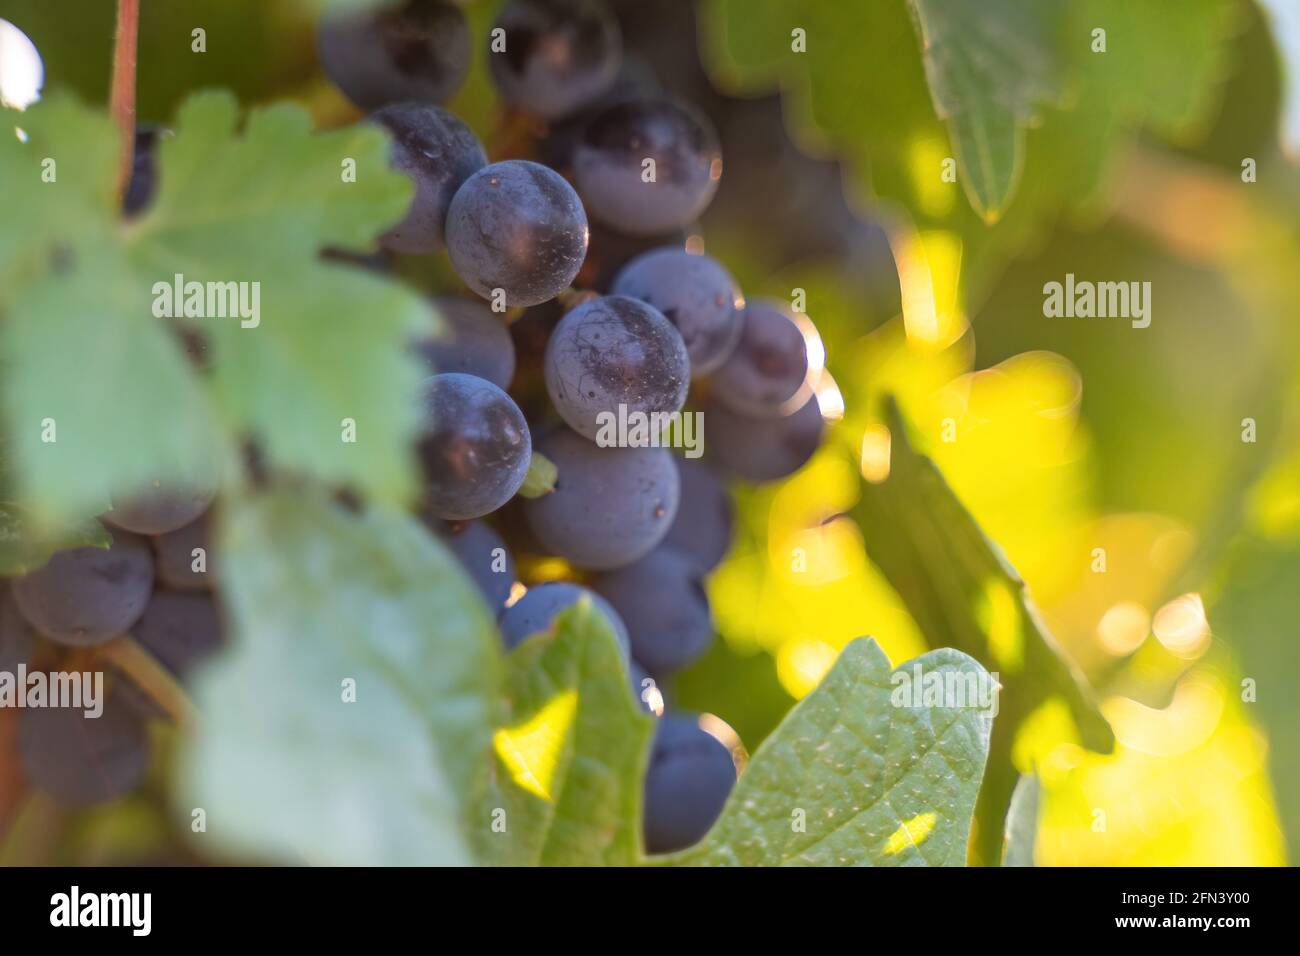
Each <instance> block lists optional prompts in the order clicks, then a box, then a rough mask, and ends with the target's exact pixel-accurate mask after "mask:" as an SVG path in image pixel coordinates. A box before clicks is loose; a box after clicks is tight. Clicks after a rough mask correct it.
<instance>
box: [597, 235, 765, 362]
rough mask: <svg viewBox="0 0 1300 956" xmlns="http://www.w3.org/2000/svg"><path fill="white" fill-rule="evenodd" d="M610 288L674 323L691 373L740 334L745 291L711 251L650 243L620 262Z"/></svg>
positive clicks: (727, 349)
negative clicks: (650, 247) (693, 252)
mask: <svg viewBox="0 0 1300 956" xmlns="http://www.w3.org/2000/svg"><path fill="white" fill-rule="evenodd" d="M610 291H611V292H613V293H614V294H615V295H630V296H632V297H633V298H634V299H640V300H641V301H643V302H648V303H650V304H651V305H653V306H654V307H655V308H656V309H658V310H659V311H660V312H662V313H663V314H664V315H665V316H666V317H667V318H668V321H669V322H671V323H672V324H673V325H675V326H677V331H679V332H680V333H681V334H682V339H683V340H684V341H685V342H686V351H687V352H689V353H690V356H691V372H692V374H694V375H707V374H708V373H709V372H712V371H714V370H715V369H716V368H718V366H720V365H721V364H722V363H723V362H725V361H726V360H727V359H728V358H729V357H730V355H731V353H732V352H733V351H734V350H735V348H736V343H737V342H738V341H739V340H740V316H741V312H740V310H741V309H742V308H743V307H744V305H745V300H744V297H743V296H742V295H741V294H740V288H739V286H737V285H736V280H735V279H733V278H732V277H731V273H729V272H727V270H726V269H724V268H723V267H722V264H721V263H720V262H718V260H716V259H714V258H713V257H711V256H704V255H691V254H690V253H688V252H686V251H685V250H684V249H682V248H680V247H674V246H670V247H666V248H660V249H653V250H651V251H650V252H645V253H642V254H641V255H639V256H637V257H636V258H635V259H633V260H632V261H631V262H629V263H628V264H627V265H626V266H624V267H623V270H622V271H621V272H620V273H619V274H618V275H617V276H616V277H615V279H614V284H613V286H612V287H611V289H610Z"/></svg>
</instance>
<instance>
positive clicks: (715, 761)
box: [645, 714, 736, 853]
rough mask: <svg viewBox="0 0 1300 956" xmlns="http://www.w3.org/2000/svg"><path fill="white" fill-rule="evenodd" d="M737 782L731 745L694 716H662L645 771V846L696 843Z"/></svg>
mask: <svg viewBox="0 0 1300 956" xmlns="http://www.w3.org/2000/svg"><path fill="white" fill-rule="evenodd" d="M735 784H736V765H735V762H734V761H733V760H732V759H731V751H729V750H728V749H727V748H726V746H724V745H723V744H722V742H721V741H719V740H718V739H717V738H716V737H714V736H712V735H711V734H709V733H708V732H706V731H704V730H702V729H701V728H700V725H699V722H698V720H697V719H696V718H693V717H689V716H686V715H682V714H669V715H667V716H664V717H662V718H660V720H659V723H658V725H657V726H656V728H655V739H654V748H653V749H652V750H651V752H650V764H649V766H648V767H647V768H646V776H645V848H646V850H647V851H648V852H650V853H672V852H675V851H677V850H684V849H685V848H686V847H688V846H691V845H692V844H694V843H698V842H699V841H700V840H701V839H703V837H704V835H705V834H706V833H708V832H709V828H710V827H712V826H713V824H714V821H716V820H717V819H718V815H719V814H721V813H722V808H723V806H724V805H725V804H726V802H727V797H728V796H729V795H730V794H731V789H732V787H734V786H735Z"/></svg>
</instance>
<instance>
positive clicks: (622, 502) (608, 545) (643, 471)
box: [524, 428, 679, 571]
mask: <svg viewBox="0 0 1300 956" xmlns="http://www.w3.org/2000/svg"><path fill="white" fill-rule="evenodd" d="M539 450H540V451H541V452H542V454H544V455H545V456H546V457H547V458H549V459H550V460H551V461H552V462H554V464H555V466H556V467H557V469H558V470H559V477H558V478H557V479H556V482H555V490H554V491H552V492H551V493H550V494H547V495H543V496H542V497H541V498H534V499H532V500H530V501H527V502H525V504H524V513H525V514H526V515H527V517H528V524H529V527H531V528H532V530H533V534H535V535H536V536H537V539H538V541H539V542H541V544H542V546H543V547H545V548H546V549H547V550H549V551H550V552H551V553H553V554H557V555H559V556H560V557H562V558H564V559H565V560H567V561H568V562H569V563H570V564H573V565H575V566H577V567H579V568H587V569H590V570H595V571H601V570H608V569H611V568H617V567H622V566H623V565H625V564H631V563H632V562H633V561H635V560H636V559H637V558H639V557H641V556H643V555H645V554H648V553H649V552H650V550H651V549H652V548H653V547H654V546H655V545H656V544H658V543H659V542H660V541H661V540H662V539H663V536H664V535H665V534H667V533H668V528H669V526H670V525H671V524H672V522H673V517H674V516H675V515H676V514H677V498H678V493H679V488H678V478H677V469H676V467H675V466H674V465H673V459H672V455H670V454H669V453H668V451H667V450H666V449H663V448H600V447H599V446H597V445H594V444H592V443H591V442H589V441H587V439H585V438H583V437H582V436H581V435H579V434H578V433H577V432H573V431H570V430H569V429H567V428H562V429H558V430H556V431H555V432H552V433H551V434H549V435H547V436H546V437H545V439H543V440H542V441H541V442H540V443H539Z"/></svg>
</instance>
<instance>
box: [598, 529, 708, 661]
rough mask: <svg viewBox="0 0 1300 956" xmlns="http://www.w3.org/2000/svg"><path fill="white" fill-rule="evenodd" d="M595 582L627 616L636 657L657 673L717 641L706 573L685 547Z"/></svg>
mask: <svg viewBox="0 0 1300 956" xmlns="http://www.w3.org/2000/svg"><path fill="white" fill-rule="evenodd" d="M591 586H592V588H594V589H595V591H596V592H597V593H598V594H600V595H601V596H602V597H604V598H605V600H607V601H608V602H609V603H610V605H611V606H612V607H613V608H614V610H616V611H617V612H618V613H619V615H620V616H621V617H622V618H623V623H625V624H626V625H627V633H628V637H629V638H630V639H631V641H632V656H633V657H635V658H636V659H637V660H638V661H639V662H640V663H641V665H642V666H643V667H645V669H646V670H648V671H649V672H650V673H651V674H654V675H655V676H656V677H665V676H667V675H668V674H670V673H671V672H673V671H675V670H678V669H679V668H682V667H685V666H686V665H687V664H689V663H690V662H691V661H693V660H695V659H696V658H697V657H699V656H700V655H701V654H703V653H704V651H705V650H707V649H708V646H709V644H710V642H712V640H713V619H712V617H711V615H710V614H709V599H708V596H707V595H706V594H705V593H704V571H703V569H702V568H701V567H700V566H699V565H698V564H696V563H695V562H694V561H692V560H691V559H690V558H688V557H687V556H686V555H684V554H682V553H681V552H680V551H677V550H675V549H673V548H670V547H665V546H664V545H660V546H659V547H657V548H655V549H654V550H653V551H651V552H650V553H649V554H647V555H646V556H645V557H644V558H642V559H641V560H639V561H635V562H633V563H632V564H629V565H627V566H626V567H622V568H619V569H617V570H615V571H608V572H606V573H605V574H601V575H599V576H598V577H597V578H596V579H595V580H593V581H592V583H591Z"/></svg>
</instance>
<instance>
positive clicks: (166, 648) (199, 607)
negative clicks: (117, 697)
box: [115, 591, 225, 717]
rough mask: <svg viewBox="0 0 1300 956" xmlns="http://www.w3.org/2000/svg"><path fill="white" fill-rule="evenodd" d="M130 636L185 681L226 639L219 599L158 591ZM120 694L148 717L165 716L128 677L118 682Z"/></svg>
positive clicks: (138, 711)
mask: <svg viewBox="0 0 1300 956" xmlns="http://www.w3.org/2000/svg"><path fill="white" fill-rule="evenodd" d="M131 636H132V637H134V638H135V640H136V641H137V643H139V644H140V645H141V646H142V647H143V648H144V649H145V650H147V651H148V652H149V653H150V654H152V655H153V656H154V657H155V658H156V659H157V660H158V663H160V664H161V665H162V666H163V667H165V668H166V669H167V670H168V671H170V672H171V673H172V674H173V675H175V677H176V678H177V679H178V680H180V681H181V682H182V683H184V682H186V681H188V679H189V678H190V676H191V675H192V674H193V673H194V670H195V668H196V667H198V666H199V665H200V664H202V663H203V662H204V661H206V660H208V659H209V658H210V657H212V656H213V655H214V654H216V653H217V652H218V651H219V650H220V649H221V647H222V645H223V644H224V642H225V629H224V627H223V626H222V621H221V615H220V613H219V611H218V608H217V602H216V600H215V599H214V598H213V597H212V595H210V594H205V593H202V592H197V591H155V592H154V595H153V597H152V598H151V599H150V601H149V606H148V607H147V608H145V610H144V614H143V615H141V617H140V620H138V621H137V622H136V623H135V626H134V627H133V628H131ZM115 692H116V693H118V694H121V695H122V697H123V698H124V699H125V700H127V701H128V702H129V703H130V704H131V705H132V706H133V707H134V708H135V710H136V712H137V713H139V714H142V715H143V716H145V717H162V716H164V713H163V710H162V708H161V707H159V706H158V704H157V703H156V702H154V700H153V699H152V698H151V697H149V696H148V695H147V694H146V693H145V692H144V691H142V690H140V689H139V688H138V687H136V686H135V684H134V683H132V682H131V680H130V678H129V677H123V680H122V681H121V682H120V683H119V684H117V686H116V691H115Z"/></svg>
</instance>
